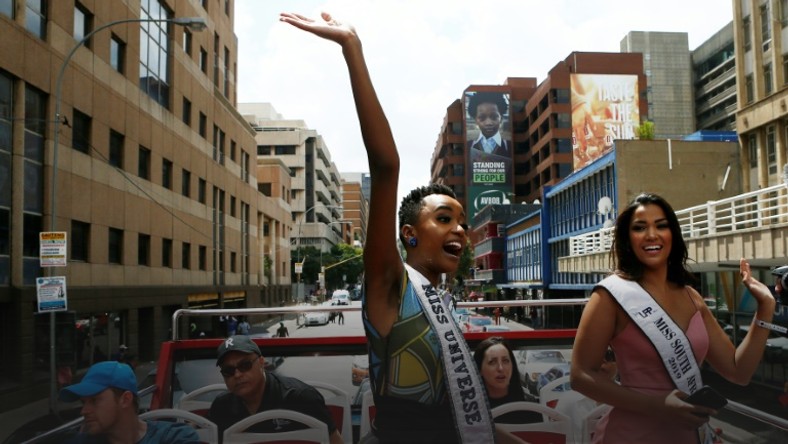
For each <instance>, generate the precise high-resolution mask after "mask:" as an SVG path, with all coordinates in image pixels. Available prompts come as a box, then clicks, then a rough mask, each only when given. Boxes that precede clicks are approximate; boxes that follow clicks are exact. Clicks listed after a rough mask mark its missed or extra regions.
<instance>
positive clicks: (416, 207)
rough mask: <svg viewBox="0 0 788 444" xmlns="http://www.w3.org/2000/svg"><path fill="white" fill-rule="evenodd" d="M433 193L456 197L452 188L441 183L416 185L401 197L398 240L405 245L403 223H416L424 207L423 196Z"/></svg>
mask: <svg viewBox="0 0 788 444" xmlns="http://www.w3.org/2000/svg"><path fill="white" fill-rule="evenodd" d="M433 194H443V195H446V196H449V197H451V198H452V199H456V198H457V195H456V194H454V190H452V189H451V188H449V187H447V186H446V185H443V184H438V183H433V184H430V185H427V186H425V187H418V188H416V189H414V190H412V191H411V192H410V193H408V195H407V196H405V197H404V198H403V199H402V202H401V203H400V206H399V230H400V235H399V240H400V242H402V245H405V238H404V237H403V236H402V227H404V226H405V225H416V222H418V220H419V213H420V212H421V209H422V208H424V198H425V197H427V196H430V195H433Z"/></svg>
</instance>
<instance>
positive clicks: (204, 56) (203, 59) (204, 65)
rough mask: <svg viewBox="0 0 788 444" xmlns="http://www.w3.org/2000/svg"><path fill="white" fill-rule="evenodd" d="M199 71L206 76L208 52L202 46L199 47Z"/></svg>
mask: <svg viewBox="0 0 788 444" xmlns="http://www.w3.org/2000/svg"><path fill="white" fill-rule="evenodd" d="M199 64H200V71H202V72H204V73H205V74H208V51H206V50H205V48H203V47H202V46H200V61H199Z"/></svg>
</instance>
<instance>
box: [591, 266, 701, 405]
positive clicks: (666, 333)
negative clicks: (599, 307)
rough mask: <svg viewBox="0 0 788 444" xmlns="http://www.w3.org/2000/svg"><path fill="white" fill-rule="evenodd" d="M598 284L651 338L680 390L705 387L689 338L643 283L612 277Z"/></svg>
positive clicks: (691, 392) (693, 389)
mask: <svg viewBox="0 0 788 444" xmlns="http://www.w3.org/2000/svg"><path fill="white" fill-rule="evenodd" d="M598 285H599V286H601V287H604V288H605V289H607V291H608V292H610V294H611V295H613V298H615V300H616V301H617V302H618V304H619V305H621V308H623V309H624V311H625V312H626V313H627V314H628V315H629V317H630V318H631V319H632V322H634V323H635V325H637V326H638V327H640V330H642V331H643V333H644V334H645V335H646V337H648V339H649V340H650V341H651V343H652V344H653V345H654V348H655V349H657V353H658V354H659V356H660V358H662V363H663V364H664V365H665V369H666V370H667V371H668V374H669V375H670V379H672V380H673V384H675V385H676V388H678V389H679V390H681V391H682V392H684V393H687V394H690V395H691V394H693V393H695V391H697V390H698V389H699V388H701V387H702V386H703V382H702V380H701V375H700V367H699V366H698V363H697V361H695V354H694V353H693V352H692V346H691V345H690V342H689V339H687V336H686V335H685V334H684V332H683V331H681V329H680V328H679V326H678V325H676V323H675V322H673V319H671V318H670V316H668V315H667V313H665V310H663V309H662V307H660V306H659V304H657V302H656V301H655V300H654V298H652V297H651V295H649V294H648V293H647V292H646V290H644V289H643V287H641V286H640V284H638V283H637V282H634V281H629V280H626V279H623V278H621V277H618V276H615V275H612V276H608V277H606V278H605V279H603V280H602V281H601V282H600V283H599V284H598Z"/></svg>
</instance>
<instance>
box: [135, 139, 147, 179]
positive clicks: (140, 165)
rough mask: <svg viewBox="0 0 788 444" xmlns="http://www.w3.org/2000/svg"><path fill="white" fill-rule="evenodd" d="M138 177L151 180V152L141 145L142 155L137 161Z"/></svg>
mask: <svg viewBox="0 0 788 444" xmlns="http://www.w3.org/2000/svg"><path fill="white" fill-rule="evenodd" d="M137 175H138V176H140V177H141V178H143V179H147V180H150V150H149V149H147V148H145V147H144V146H142V145H140V155H139V159H138V160H137Z"/></svg>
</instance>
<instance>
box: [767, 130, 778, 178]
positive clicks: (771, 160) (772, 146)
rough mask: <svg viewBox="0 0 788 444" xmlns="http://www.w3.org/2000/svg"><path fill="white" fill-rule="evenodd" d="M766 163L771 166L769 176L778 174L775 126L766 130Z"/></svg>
mask: <svg viewBox="0 0 788 444" xmlns="http://www.w3.org/2000/svg"><path fill="white" fill-rule="evenodd" d="M766 162H767V164H768V165H769V174H776V173H777V142H776V135H775V130H774V126H773V125H772V126H769V127H768V128H766Z"/></svg>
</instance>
